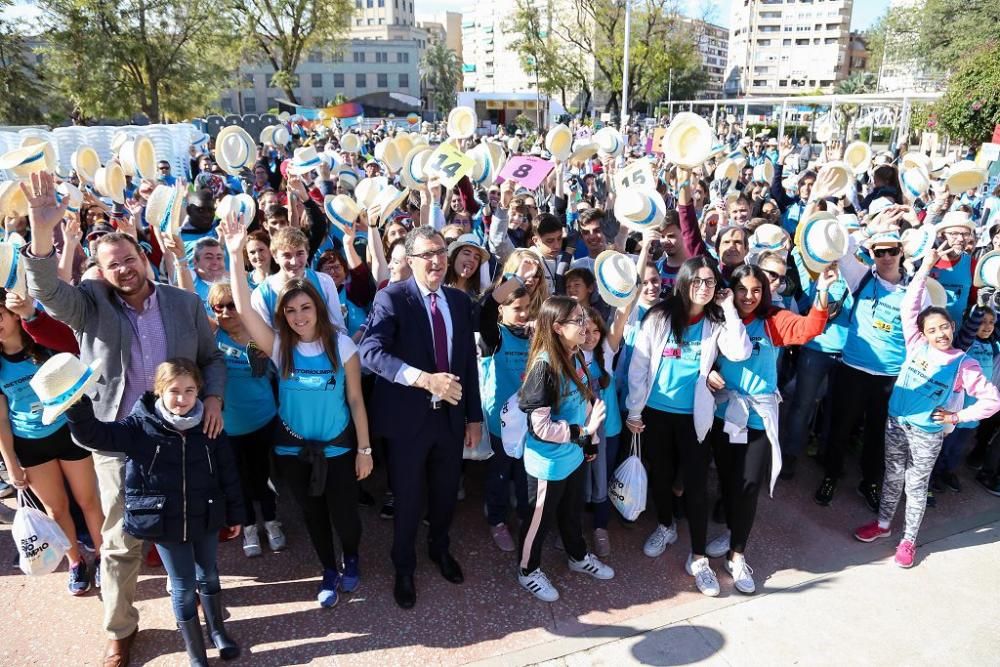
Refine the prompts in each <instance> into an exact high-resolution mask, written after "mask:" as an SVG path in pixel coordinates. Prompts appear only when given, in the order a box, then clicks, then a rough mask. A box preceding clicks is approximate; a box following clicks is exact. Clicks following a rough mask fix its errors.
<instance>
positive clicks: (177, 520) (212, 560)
mask: <svg viewBox="0 0 1000 667" xmlns="http://www.w3.org/2000/svg"><path fill="white" fill-rule="evenodd" d="M201 384H202V382H201V374H200V373H199V371H198V367H197V366H196V365H195V364H194V363H193V362H191V361H189V360H187V359H172V360H169V361H165V362H164V363H162V364H160V365H159V366H158V367H157V369H156V379H155V384H154V389H155V393H147V394H146V395H145V396H143V397H142V398H141V399H140V400H139V401H138V402H137V403H136V404H135V407H134V408H133V409H132V413H131V414H130V415H129V416H128V417H126V418H125V419H123V420H122V421H120V422H116V423H104V422H100V421H98V420H97V418H96V417H95V416H94V410H93V405H92V404H91V401H90V399H89V398H86V397H84V398H83V400H81V401H80V402H79V403H77V404H76V405H74V406H73V407H72V408H70V409H69V410H68V411H67V413H66V416H67V418H68V421H69V428H70V432H71V433H72V434H73V438H74V439H75V440H76V441H77V442H78V443H79V444H81V445H83V446H85V447H87V448H91V449H95V450H97V451H101V452H122V453H124V454H125V455H126V459H125V532H126V533H128V534H130V535H133V536H135V537H138V538H141V539H145V540H151V541H152V542H154V543H155V544H156V549H157V551H159V553H160V558H161V559H162V560H163V565H164V566H165V567H166V569H167V573H168V574H169V576H170V589H171V598H172V601H173V606H174V616H175V617H176V618H177V627H178V628H179V629H180V631H181V635H182V636H183V637H184V643H185V645H186V646H187V651H188V656H189V658H190V659H191V664H192V665H206V664H207V658H206V655H205V643H204V640H203V638H202V633H201V624H200V622H199V621H198V613H197V608H196V607H195V590H196V586H197V592H198V595H199V597H200V598H201V603H202V608H203V609H204V610H205V622H206V623H207V625H208V631H209V635H210V636H211V638H212V642H213V643H214V644H215V646H216V648H218V649H219V652H220V655H221V657H222V658H223V659H224V660H230V659H232V658H235V657H237V656H238V655H239V647H238V646H237V645H236V644H235V643H234V642H233V641H232V640H231V639H229V637H227V636H226V633H225V629H224V627H223V622H222V601H221V598H220V585H219V571H218V567H217V565H216V550H217V547H218V544H219V529H220V528H223V527H226V526H229V527H230V531H231V532H232V534H233V536H234V537H235V536H236V535H238V534H239V530H240V526H241V525H242V524H243V521H244V507H243V494H242V491H241V490H240V488H241V487H240V480H239V473H238V472H237V468H236V461H235V458H234V456H233V451H232V449H231V447H230V445H229V439H228V438H227V437H226V435H225V433H222V434H220V435H219V436H218V437H217V438H214V439H212V438H209V437H208V436H207V435H205V434H204V433H203V432H202V426H201V420H202V414H203V407H202V403H201V401H200V400H198V392H199V390H200V389H201Z"/></svg>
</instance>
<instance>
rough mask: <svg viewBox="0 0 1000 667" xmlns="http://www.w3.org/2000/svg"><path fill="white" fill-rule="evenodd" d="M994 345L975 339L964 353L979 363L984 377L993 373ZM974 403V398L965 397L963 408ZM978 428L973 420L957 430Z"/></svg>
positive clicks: (976, 422)
mask: <svg viewBox="0 0 1000 667" xmlns="http://www.w3.org/2000/svg"><path fill="white" fill-rule="evenodd" d="M995 345H996V343H994V342H992V341H989V340H981V339H979V338H977V339H976V340H975V341H973V343H972V345H970V346H969V349H968V350H966V351H965V353H966V354H967V355H969V356H970V357H972V358H973V359H975V360H976V361H978V362H979V366H980V368H982V369H983V373H984V374H985V375H986V377H989V376H990V374H991V373H992V372H993V359H994V357H995V353H996V349H995V347H994V346H995ZM975 402H976V399H975V397H973V396H969V395H968V394H966V395H965V402H964V403H963V404H962V407H963V408H967V407H969V406H970V405H972V404H974V403H975ZM977 426H979V420H973V421H969V422H962V423H960V424H959V425H958V428H976V427H977Z"/></svg>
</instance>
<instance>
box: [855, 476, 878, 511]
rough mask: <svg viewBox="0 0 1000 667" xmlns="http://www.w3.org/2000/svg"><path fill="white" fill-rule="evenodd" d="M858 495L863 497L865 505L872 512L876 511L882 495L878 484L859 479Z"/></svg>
mask: <svg viewBox="0 0 1000 667" xmlns="http://www.w3.org/2000/svg"><path fill="white" fill-rule="evenodd" d="M858 495H859V496H861V497H862V498H864V499H865V506H866V507H867V508H868V509H869V510H871V511H872V512H878V502H879V499H880V498H881V497H882V493H881V492H880V491H879V488H878V484H874V483H872V482H866V481H865V480H861V482H860V483H859V484H858Z"/></svg>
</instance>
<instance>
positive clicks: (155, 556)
mask: <svg viewBox="0 0 1000 667" xmlns="http://www.w3.org/2000/svg"><path fill="white" fill-rule="evenodd" d="M146 567H163V561H162V560H160V552H159V551H157V550H156V547H153V548H152V549H150V550H149V551H147V552H146Z"/></svg>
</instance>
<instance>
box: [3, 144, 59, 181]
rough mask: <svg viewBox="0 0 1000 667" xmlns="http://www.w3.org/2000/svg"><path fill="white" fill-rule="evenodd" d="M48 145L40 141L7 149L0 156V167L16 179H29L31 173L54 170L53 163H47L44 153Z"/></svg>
mask: <svg viewBox="0 0 1000 667" xmlns="http://www.w3.org/2000/svg"><path fill="white" fill-rule="evenodd" d="M48 146H49V144H48V142H42V143H39V144H28V145H27V146H21V147H20V148H15V149H14V150H12V151H7V152H6V153H4V154H3V155H2V156H0V169H8V170H10V171H11V172H12V173H13V174H14V177H15V178H18V179H29V178H31V175H32V174H37V173H39V172H42V171H50V172H51V171H54V168H55V165H54V164H53V165H50V164H49V159H48V156H47V155H46V151H47V150H48Z"/></svg>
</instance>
